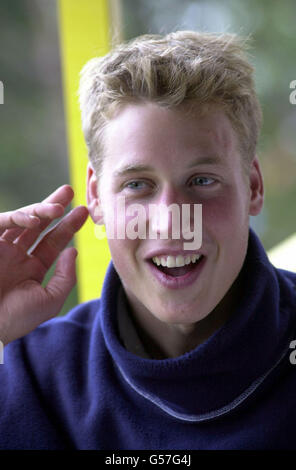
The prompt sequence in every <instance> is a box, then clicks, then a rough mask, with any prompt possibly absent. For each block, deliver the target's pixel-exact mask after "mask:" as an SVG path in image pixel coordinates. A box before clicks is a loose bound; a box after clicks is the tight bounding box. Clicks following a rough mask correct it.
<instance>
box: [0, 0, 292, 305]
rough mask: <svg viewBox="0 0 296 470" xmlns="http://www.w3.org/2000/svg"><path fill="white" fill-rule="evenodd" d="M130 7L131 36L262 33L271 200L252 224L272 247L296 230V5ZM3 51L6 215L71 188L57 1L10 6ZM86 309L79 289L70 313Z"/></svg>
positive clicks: (258, 44) (259, 76) (136, 3)
mask: <svg viewBox="0 0 296 470" xmlns="http://www.w3.org/2000/svg"><path fill="white" fill-rule="evenodd" d="M73 1H75V0H73ZM121 6H122V34H123V37H124V39H130V38H132V37H135V36H137V35H140V34H144V33H162V34H163V33H166V32H169V31H172V30H178V29H194V30H200V31H211V32H225V31H227V32H235V33H238V34H242V35H248V34H251V35H252V37H253V49H252V50H251V54H252V62H253V64H254V67H255V70H256V75H255V76H256V84H257V90H258V93H259V98H260V101H261V103H262V107H263V113H264V125H263V129H262V134H261V138H260V142H259V146H258V153H259V158H260V161H261V164H262V167H263V172H264V182H265V194H266V199H265V207H264V210H263V212H262V214H261V215H260V216H258V217H256V218H252V220H251V224H252V225H253V226H254V227H255V229H256V231H257V232H258V234H259V235H260V237H261V239H262V241H263V244H264V246H265V248H266V249H269V248H270V247H272V246H274V245H275V244H277V243H278V242H280V241H281V240H283V239H284V238H286V237H287V236H288V235H290V234H291V233H294V232H295V231H296V224H295V219H294V206H295V203H296V184H295V182H296V133H295V128H296V106H293V105H292V104H291V103H290V102H289V95H290V92H291V90H290V88H289V84H290V82H291V81H292V80H295V79H296V65H295V57H296V28H295V17H296V2H295V0H282V1H281V2H279V1H278V0H261V1H260V2H258V1H257V0H224V1H218V0H199V1H197V0H182V1H179V0H149V1H147V0H122V2H121ZM0 44H1V48H0V80H1V81H2V82H3V84H4V104H3V105H0V139H1V155H0V211H6V210H11V209H14V208H17V207H21V206H24V205H27V204H30V203H33V202H37V201H39V200H41V199H43V198H44V197H46V196H47V194H49V193H50V192H52V191H53V190H54V189H55V188H56V187H58V186H59V185H61V184H64V183H69V182H70V177H69V169H68V153H67V144H66V123H65V116H64V108H63V92H62V78H61V63H60V50H59V36H58V30H57V11H56V2H55V0H18V1H13V2H12V1H11V0H1V2H0ZM49 275H50V273H49ZM76 303H77V293H76V289H74V290H73V292H72V294H71V296H70V297H69V299H68V301H67V304H66V305H65V307H64V309H63V311H62V313H64V312H65V311H67V310H68V309H69V308H71V307H72V306H73V305H75V304H76Z"/></svg>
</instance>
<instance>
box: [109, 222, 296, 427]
mask: <svg viewBox="0 0 296 470" xmlns="http://www.w3.org/2000/svg"><path fill="white" fill-rule="evenodd" d="M286 274H287V273H285V272H284V271H282V270H278V269H276V268H274V267H273V266H272V265H271V263H270V262H269V260H268V258H267V255H266V253H265V251H264V248H263V246H262V244H261V242H260V240H259V239H258V237H257V236H256V234H255V233H254V231H253V230H252V229H250V231H249V243H248V250H247V254H246V258H245V262H244V265H243V267H242V270H241V273H240V276H241V280H242V285H243V289H242V294H241V299H240V305H239V306H238V308H237V309H236V311H235V312H234V313H233V314H232V315H231V317H230V319H229V320H228V321H227V322H226V323H225V324H224V325H223V326H222V327H221V328H220V329H218V330H217V331H216V332H215V333H214V334H213V335H212V336H210V337H209V338H208V339H207V340H206V341H205V342H204V343H202V344H200V345H199V346H197V347H196V348H195V349H193V350H192V351H190V352H188V353H186V354H184V355H182V356H179V357H176V358H170V359H163V360H154V359H148V358H142V357H139V356H137V355H135V354H133V353H131V352H129V351H127V350H126V349H125V348H124V346H123V345H122V343H121V341H120V338H119V334H118V325H117V308H118V306H117V299H118V295H117V294H118V292H119V289H120V286H121V281H120V278H119V276H118V274H117V272H116V270H115V268H114V266H113V263H112V262H111V263H110V265H109V267H108V270H107V274H106V278H105V281H104V285H103V291H102V303H101V312H100V313H101V315H100V320H101V325H102V330H103V334H104V338H105V342H106V346H107V348H108V350H109V352H110V354H111V356H112V358H113V360H114V363H115V365H116V367H118V368H119V370H120V372H121V374H122V376H123V378H124V380H125V381H126V382H127V383H128V384H129V385H130V386H131V387H132V388H133V389H134V390H135V391H136V392H137V393H139V394H140V395H142V396H143V397H145V398H146V399H148V400H150V401H152V402H153V403H155V405H156V406H159V407H160V408H162V410H163V411H165V412H167V413H169V414H170V415H172V416H175V417H176V418H179V419H182V420H187V421H205V420H208V419H211V418H214V417H217V416H219V415H221V414H224V413H226V412H228V411H230V410H232V409H233V408H234V407H236V406H237V405H238V404H240V403H241V402H242V401H244V400H245V399H246V398H247V397H249V396H250V395H251V394H252V393H253V392H254V391H255V390H256V389H257V388H258V387H260V386H261V384H262V383H263V382H264V380H265V379H266V377H267V376H268V375H270V373H271V372H272V371H273V370H274V369H275V367H276V366H277V365H278V363H279V362H280V361H281V360H282V358H283V357H284V356H285V354H286V353H287V351H288V350H289V344H290V341H291V339H294V337H295V321H294V318H293V317H292V315H291V312H292V311H295V307H296V298H295V297H296V296H295V286H294V284H293V282H294V283H295V282H296V275H295V276H293V275H292V276H288V275H286ZM292 278H293V282H292Z"/></svg>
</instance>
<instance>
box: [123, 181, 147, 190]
mask: <svg viewBox="0 0 296 470" xmlns="http://www.w3.org/2000/svg"><path fill="white" fill-rule="evenodd" d="M144 185H145V182H144V181H130V182H129V183H127V184H126V187H127V188H129V189H141V188H143V187H144Z"/></svg>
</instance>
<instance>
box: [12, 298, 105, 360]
mask: <svg viewBox="0 0 296 470" xmlns="http://www.w3.org/2000/svg"><path fill="white" fill-rule="evenodd" d="M99 315H100V299H95V300H91V301H88V302H85V303H81V304H79V305H77V306H76V307H74V308H73V309H72V310H70V311H69V312H68V313H67V314H66V315H64V316H59V317H56V318H53V319H51V320H49V321H47V322H45V323H43V324H41V325H40V326H39V327H38V328H36V329H35V330H34V331H32V332H31V333H29V334H28V335H26V336H25V337H23V338H20V339H19V340H16V341H13V342H12V343H10V344H8V345H7V346H6V347H5V350H4V364H5V365H7V366H9V363H14V364H15V363H16V362H22V363H24V361H25V362H27V364H29V363H30V365H31V366H33V367H34V365H35V366H37V368H38V369H39V367H42V366H43V367H44V365H46V364H48V363H49V362H59V363H60V364H61V363H63V362H64V361H65V360H69V359H70V358H71V357H73V355H74V354H75V353H77V350H78V349H79V350H80V351H81V352H82V351H83V349H88V343H89V341H90V336H91V334H92V330H93V327H94V323H95V322H96V319H97V318H98V316H99ZM38 366H39V367H38Z"/></svg>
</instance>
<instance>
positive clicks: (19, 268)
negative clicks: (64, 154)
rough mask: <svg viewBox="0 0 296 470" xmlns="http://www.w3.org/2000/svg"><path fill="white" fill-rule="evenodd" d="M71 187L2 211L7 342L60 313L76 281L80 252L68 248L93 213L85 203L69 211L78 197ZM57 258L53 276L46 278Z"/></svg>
mask: <svg viewBox="0 0 296 470" xmlns="http://www.w3.org/2000/svg"><path fill="white" fill-rule="evenodd" d="M73 195H74V193H73V190H72V188H71V186H69V185H64V186H61V187H60V188H58V189H57V190H56V191H55V192H53V193H52V194H51V195H50V196H48V197H47V198H46V199H45V200H44V201H42V202H40V203H36V204H32V205H30V206H26V207H22V208H21V209H18V210H16V211H10V212H4V213H1V214H0V340H1V341H2V343H3V344H4V345H5V344H7V343H9V342H11V341H13V340H15V339H17V338H20V337H21V336H24V335H26V334H27V333H29V332H30V331H32V330H33V329H35V328H36V327H37V326H38V325H39V324H41V323H42V322H44V321H46V320H49V319H50V318H52V317H54V316H56V315H57V314H58V313H59V312H60V310H61V308H62V306H63V304H64V302H65V300H66V298H67V297H68V295H69V293H70V291H71V290H72V288H73V287H74V285H75V282H76V273H75V259H76V255H77V251H76V249H75V248H74V247H68V248H66V246H67V245H68V243H69V242H70V240H71V239H72V237H73V235H74V234H75V232H77V231H78V230H79V229H80V228H81V227H82V225H83V224H84V222H85V221H86V219H87V217H88V210H87V208H86V207H84V206H79V207H76V208H74V209H73V210H72V211H71V212H69V213H68V214H67V215H66V216H64V217H63V218H62V219H61V220H60V221H59V223H58V224H57V225H56V226H55V227H54V228H52V229H51V230H50V231H48V232H47V233H46V234H45V235H44V236H43V237H42V238H41V240H40V241H39V242H38V244H37V245H34V244H35V243H36V240H37V239H38V238H39V236H40V235H41V236H42V232H43V231H44V230H45V229H46V228H47V227H48V225H49V224H50V223H51V222H52V221H53V220H54V219H56V218H59V217H61V216H62V215H63V214H64V210H65V208H66V206H67V205H68V204H69V203H70V202H71V200H72V198H73ZM57 257H59V258H58V261H57V264H56V268H55V271H54V274H53V276H52V277H51V279H50V280H49V281H48V283H47V285H46V286H45V287H43V286H42V284H41V283H42V281H43V279H44V276H45V274H46V273H47V271H48V269H49V268H50V267H51V265H52V264H53V263H54V261H55V260H56V258H57Z"/></svg>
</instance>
